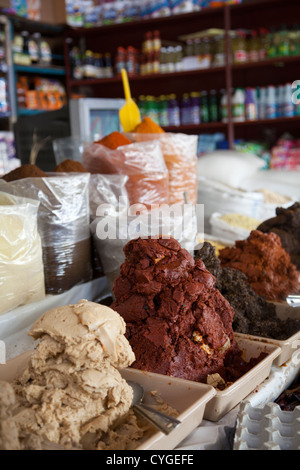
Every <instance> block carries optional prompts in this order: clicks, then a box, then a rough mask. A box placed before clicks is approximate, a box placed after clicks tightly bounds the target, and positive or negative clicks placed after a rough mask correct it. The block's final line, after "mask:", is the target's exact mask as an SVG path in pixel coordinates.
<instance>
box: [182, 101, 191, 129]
mask: <svg viewBox="0 0 300 470" xmlns="http://www.w3.org/2000/svg"><path fill="white" fill-rule="evenodd" d="M180 122H181V125H183V126H184V125H186V124H190V96H189V94H188V93H184V94H183V96H182V100H181V106H180Z"/></svg>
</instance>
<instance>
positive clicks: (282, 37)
mask: <svg viewBox="0 0 300 470" xmlns="http://www.w3.org/2000/svg"><path fill="white" fill-rule="evenodd" d="M278 36H279V47H278V54H279V55H280V56H281V57H286V56H288V55H289V54H290V41H289V34H288V31H287V29H286V26H285V25H282V26H281V29H280V31H279V33H278Z"/></svg>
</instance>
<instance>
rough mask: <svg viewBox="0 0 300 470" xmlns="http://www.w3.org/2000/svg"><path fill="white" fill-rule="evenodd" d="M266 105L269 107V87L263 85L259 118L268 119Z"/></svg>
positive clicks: (260, 94) (260, 90)
mask: <svg viewBox="0 0 300 470" xmlns="http://www.w3.org/2000/svg"><path fill="white" fill-rule="evenodd" d="M266 107H267V88H266V87H261V88H260V89H259V114H258V118H259V119H266V117H267V114H266Z"/></svg>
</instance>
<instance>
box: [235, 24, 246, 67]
mask: <svg viewBox="0 0 300 470" xmlns="http://www.w3.org/2000/svg"><path fill="white" fill-rule="evenodd" d="M247 60H248V53H247V45H246V35H245V33H244V32H243V31H237V32H236V37H235V38H234V39H233V63H235V64H239V63H243V62H246V61H247Z"/></svg>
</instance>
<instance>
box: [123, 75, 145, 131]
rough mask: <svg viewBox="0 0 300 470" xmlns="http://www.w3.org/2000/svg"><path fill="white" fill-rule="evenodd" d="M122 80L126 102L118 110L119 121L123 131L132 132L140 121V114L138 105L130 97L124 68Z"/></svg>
mask: <svg viewBox="0 0 300 470" xmlns="http://www.w3.org/2000/svg"><path fill="white" fill-rule="evenodd" d="M122 80H123V87H124V93H125V99H126V104H125V105H124V106H123V108H122V109H121V110H120V121H121V124H122V127H123V130H124V132H133V131H134V129H135V128H136V126H137V125H138V124H140V122H141V114H140V110H139V108H138V106H137V105H136V103H135V102H134V101H133V99H132V98H131V92H130V87H129V81H128V76H127V72H126V70H125V69H122Z"/></svg>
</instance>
